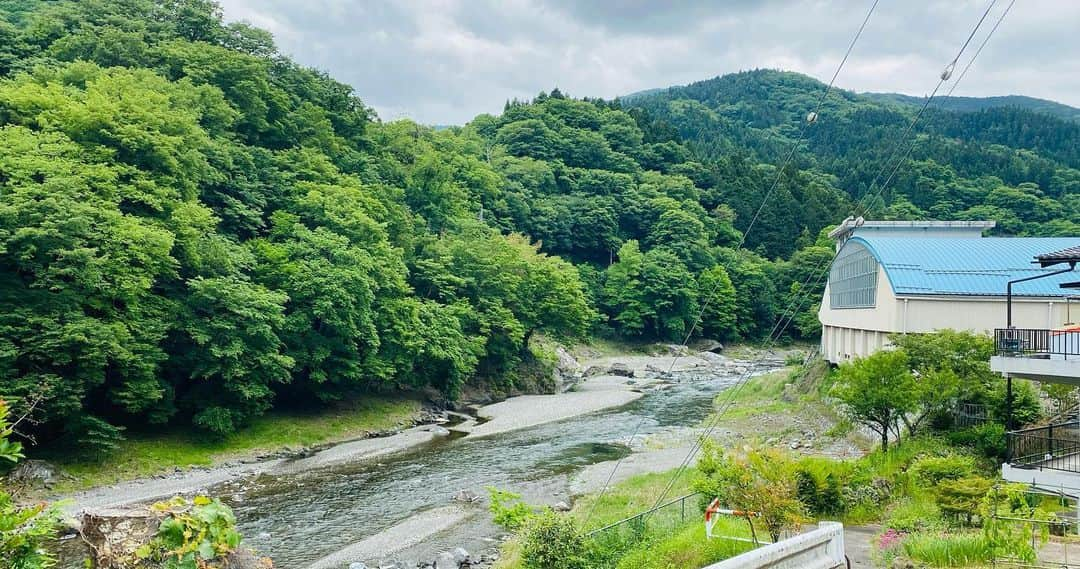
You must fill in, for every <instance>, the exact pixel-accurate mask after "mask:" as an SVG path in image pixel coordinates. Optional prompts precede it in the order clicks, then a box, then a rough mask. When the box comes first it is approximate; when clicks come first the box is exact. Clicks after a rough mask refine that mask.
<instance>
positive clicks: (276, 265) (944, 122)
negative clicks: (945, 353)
mask: <svg viewBox="0 0 1080 569" xmlns="http://www.w3.org/2000/svg"><path fill="white" fill-rule="evenodd" d="M714 83H715V85H714ZM725 85H726V86H725ZM715 86H720V87H722V88H721V89H720V91H721V92H722V93H721V94H722V95H723V96H721V95H720V94H715V93H714V95H709V93H710V92H712V91H710V90H712V89H713V88H714V87H715ZM819 88H820V85H819V84H817V83H816V82H814V81H813V80H810V79H808V78H804V77H801V76H795V75H786V74H772V73H751V74H739V75H735V76H731V77H727V78H721V79H718V80H716V81H714V82H712V83H707V84H704V86H690V87H687V88H685V89H683V90H681V91H669V92H665V93H663V94H659V95H655V96H652V98H638V99H635V100H634V101H632V102H631V103H632V104H630V105H624V104H623V103H620V102H607V101H601V100H592V99H585V100H575V99H571V98H568V97H566V96H565V95H564V94H563V93H561V92H559V90H558V89H555V90H553V91H551V92H550V93H541V94H540V95H539V96H537V97H536V98H535V99H534V100H532V101H528V102H520V101H512V102H508V103H507V105H506V107H505V109H504V111H503V112H502V114H501V115H499V116H492V115H481V116H479V117H477V118H476V119H474V120H473V121H471V122H470V123H469V124H467V125H465V126H463V127H456V128H451V129H442V130H436V129H432V128H427V127H423V126H420V125H417V124H414V123H412V122H409V121H397V122H392V123H382V122H380V121H379V120H378V118H377V117H376V116H375V114H374V113H373V112H372V111H371V110H370V109H369V108H368V107H366V106H365V105H364V104H363V103H362V102H361V100H360V99H359V98H358V97H357V96H356V95H355V94H354V93H353V90H352V88H350V87H349V86H346V85H344V84H342V83H339V82H337V81H335V80H333V79H332V78H330V77H328V76H327V75H326V74H324V73H322V72H318V71H315V70H311V69H307V68H304V67H302V66H300V65H297V64H296V63H295V62H293V61H291V60H290V59H289V58H287V57H285V56H283V55H281V54H280V53H279V52H278V51H277V49H276V47H275V46H274V43H273V38H272V37H271V36H270V34H269V33H267V32H265V31H263V30H260V29H257V28H254V27H252V26H249V25H247V24H243V23H226V22H224V21H223V19H222V15H221V10H220V7H219V6H218V5H217V4H216V3H214V2H212V1H210V0H121V1H116V2H107V1H104V0H90V1H81V2H74V1H59V2H39V1H36V0H19V1H13V2H6V3H3V4H2V5H0V395H3V396H5V397H8V398H10V399H11V400H13V401H15V402H16V403H17V404H18V405H19V406H20V407H21V408H28V407H30V406H31V403H34V408H35V414H34V416H33V417H32V419H33V420H34V421H35V423H34V430H35V434H36V435H37V436H38V438H39V440H44V441H48V440H54V439H56V438H59V437H61V436H65V437H66V439H67V440H69V441H70V442H72V443H74V444H73V446H77V448H79V449H81V450H85V449H90V450H96V449H107V448H109V447H111V446H114V445H115V444H116V441H117V440H119V438H120V437H121V436H122V430H123V429H124V428H125V427H131V426H144V425H157V424H163V423H167V422H173V423H188V424H192V425H195V426H196V427H198V428H201V429H204V430H206V431H210V432H214V433H228V432H231V431H234V430H236V429H237V428H239V427H241V426H242V425H244V424H245V423H247V422H249V421H250V420H251V419H252V418H253V417H256V416H258V415H259V414H262V413H265V412H266V411H267V410H269V409H271V408H272V407H274V406H275V405H283V404H291V405H319V404H322V403H324V402H326V401H329V400H335V399H340V398H345V397H352V396H356V395H358V394H361V395H362V394H364V393H370V392H372V391H378V390H395V389H427V388H430V389H434V390H438V391H439V392H441V393H442V394H444V396H446V397H448V398H454V397H457V396H458V395H459V394H460V393H461V391H462V389H463V388H465V387H466V386H469V385H485V386H489V387H495V388H498V389H502V390H507V389H511V388H513V387H514V386H515V385H516V384H519V383H520V382H519V380H520V379H521V376H522V371H521V370H523V369H533V368H530V367H529V365H528V364H530V361H531V360H533V359H534V357H535V356H534V355H533V354H532V353H531V351H530V349H529V345H530V339H531V338H532V337H533V336H534V335H535V334H537V333H540V334H545V335H549V336H556V337H562V338H568V339H573V338H580V337H583V336H586V335H588V334H597V333H604V334H615V335H620V336H624V337H632V338H647V339H664V340H680V339H682V338H684V337H687V336H688V335H690V334H705V335H708V336H711V337H715V338H717V339H721V340H729V339H751V340H753V339H760V338H763V337H765V336H767V335H768V334H769V333H770V331H771V330H772V329H773V323H774V321H775V320H776V318H777V317H778V316H779V315H780V314H782V313H783V307H784V306H786V305H787V304H788V303H789V301H790V300H792V299H793V298H795V297H796V295H799V294H800V293H802V292H804V290H803V287H804V286H805V284H806V283H811V286H814V287H815V288H813V289H811V290H810V291H809V292H810V295H809V297H810V298H811V299H813V298H816V297H818V296H820V283H819V284H817V285H814V284H813V283H817V282H818V281H817V280H816V279H814V277H815V276H816V275H817V274H819V273H818V271H819V267H820V266H822V265H823V264H824V263H825V262H827V261H828V259H829V258H830V256H831V252H832V249H831V244H830V243H829V242H828V241H827V240H824V239H821V238H820V235H821V234H822V230H824V229H825V228H826V227H827V226H829V225H830V224H833V223H835V222H837V221H838V220H839V218H841V217H843V215H845V214H846V213H847V212H848V211H849V209H850V207H851V204H852V200H853V198H855V197H857V196H859V195H860V194H861V192H865V191H866V187H865V186H866V179H865V178H866V177H867V173H868V172H869V171H870V170H871V168H872V167H873V165H875V164H877V163H878V162H879V160H878V159H879V158H880V157H881V156H880V154H882V153H883V152H884V149H885V145H886V143H887V142H889V141H891V140H893V139H894V138H895V137H896V136H894V134H893V133H894V132H895V131H896V129H897V126H898V124H899V123H901V122H902V119H903V118H904V117H906V116H908V114H909V111H908V110H905V107H903V106H902V105H901V104H896V103H888V104H886V103H871V102H869V101H868V100H864V99H860V98H858V97H856V96H854V95H850V94H843V95H842V96H841V97H839V99H840V100H839V101H838V102H836V101H834V102H833V103H831V106H830V108H829V111H830V113H831V112H833V111H837V112H836V113H833V114H835V115H836V116H832V115H829V114H828V113H826V114H823V119H822V121H821V125H819V126H820V128H819V127H815V129H812V133H814V134H812V136H811V139H810V145H809V148H810V152H808V153H806V154H805V155H804V156H801V157H800V160H799V164H798V166H799V167H798V168H792V170H791V171H790V172H788V173H786V175H785V176H783V178H782V182H781V183H780V185H779V186H778V187H777V191H776V192H775V195H774V196H773V198H772V201H771V202H770V203H771V205H770V206H769V207H767V208H765V209H764V210H763V211H762V212H761V216H760V218H759V219H758V223H757V225H755V227H754V228H753V230H752V231H751V232H749V234H748V235H747V236H746V243H747V244H748V245H749V248H748V249H747V248H742V249H740V248H737V245H738V244H739V243H740V242H741V241H742V239H743V234H742V233H741V231H744V230H746V229H747V228H748V225H749V221H750V219H752V218H753V217H754V211H755V208H756V207H757V204H758V203H760V201H761V198H762V196H763V192H764V191H765V189H766V188H767V187H768V185H769V184H770V183H771V182H772V180H773V179H775V175H776V170H775V166H772V165H769V163H772V162H777V160H775V159H774V158H775V156H776V154H777V149H779V148H781V147H783V146H784V145H785V143H786V141H787V140H788V139H789V138H790V137H791V134H792V129H793V128H796V126H795V125H797V124H798V121H799V120H801V114H802V113H804V112H805V111H804V109H802V107H803V106H805V105H804V103H805V102H806V101H807V100H809V99H810V98H811V96H812V95H813V94H814V93H816V92H817V90H818V89H819ZM695 97H697V98H695ZM698 99H701V100H700V101H699V100H698ZM650 101H651V102H650ZM703 101H704V102H703ZM717 105H721V106H722V107H723V108H721V106H717ZM840 111H842V112H840ZM1009 113H1012V114H1009ZM928 122H932V123H933V124H935V125H936V126H935V129H937V130H935V131H934V133H933V134H932V135H931V136H930V139H929V140H928V141H927V143H926V144H923V145H921V146H920V150H919V153H920V154H919V155H918V156H917V160H916V161H915V162H913V163H912V165H911V166H910V167H908V168H907V169H904V170H902V173H901V179H900V180H899V181H898V184H897V188H898V189H897V191H896V192H895V193H889V194H888V196H887V202H886V203H887V206H886V205H885V204H882V205H881V207H882V208H884V209H882V208H879V210H881V211H883V212H884V214H885V215H889V216H893V217H905V218H907V217H921V216H943V217H963V216H971V217H994V218H997V219H998V220H999V221H1000V222H1001V223H1002V225H1001V227H1002V230H1003V231H1006V232H1020V233H1044V234H1046V233H1062V232H1075V228H1076V225H1075V222H1076V221H1077V220H1076V216H1077V209H1078V208H1080V197H1078V196H1077V192H1076V190H1077V189H1080V172H1078V171H1077V170H1075V169H1073V167H1074V166H1076V161H1077V160H1078V159H1080V158H1078V156H1077V154H1076V148H1077V147H1078V146H1077V145H1076V144H1075V142H1076V141H1077V138H1076V137H1077V134H1076V133H1077V130H1076V129H1077V127H1076V125H1074V124H1072V123H1068V125H1066V123H1064V122H1062V121H1059V120H1058V119H1054V118H1053V117H1050V116H1045V115H1029V114H1023V112H1022V111H1016V110H1009V111H998V110H993V109H991V110H987V111H983V112H981V113H978V114H950V113H944V112H942V113H937V114H935V116H934V117H933V119H932V120H929V121H928ZM740 125H746V126H740ZM684 137H685V139H686V140H688V141H689V142H684ZM974 138H979V139H980V140H984V141H986V142H971V141H970V140H971V139H974ZM870 140H873V141H874V144H869V143H868V141H870ZM706 141H708V142H706ZM1032 184H1035V185H1034V186H1033V185H1032ZM812 302H813V301H811V302H810V303H804V304H803V305H802V307H801V310H799V311H798V314H797V315H796V317H795V319H794V322H793V323H792V325H791V326H790V327H788V328H786V333H787V334H788V335H791V336H796V337H798V336H802V337H813V336H815V335H816V334H817V331H818V325H817V321H816V317H815V313H816V308H815V307H814V306H812V305H811V304H812ZM699 314H701V315H702V317H703V319H702V321H701V323H700V325H698V326H697V327H696V328H695V327H694V322H695V319H696V317H697V316H698V315H699Z"/></svg>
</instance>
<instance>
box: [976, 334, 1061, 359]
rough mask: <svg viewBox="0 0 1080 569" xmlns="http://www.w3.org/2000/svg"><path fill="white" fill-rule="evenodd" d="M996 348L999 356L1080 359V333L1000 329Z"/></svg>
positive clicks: (996, 335)
mask: <svg viewBox="0 0 1080 569" xmlns="http://www.w3.org/2000/svg"><path fill="white" fill-rule="evenodd" d="M994 348H995V349H996V350H997V354H998V355H999V356H1011V357H1032V356H1042V357H1055V356H1056V357H1058V358H1060V359H1069V358H1070V357H1073V358H1078V359H1080V331H1073V330H1050V329H1039V328H998V329H996V330H994Z"/></svg>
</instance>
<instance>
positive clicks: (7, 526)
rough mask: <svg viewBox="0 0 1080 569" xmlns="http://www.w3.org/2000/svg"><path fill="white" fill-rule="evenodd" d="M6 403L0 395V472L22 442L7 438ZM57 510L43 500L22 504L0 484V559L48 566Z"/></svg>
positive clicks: (16, 568)
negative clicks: (49, 548)
mask: <svg viewBox="0 0 1080 569" xmlns="http://www.w3.org/2000/svg"><path fill="white" fill-rule="evenodd" d="M8 412H9V406H8V403H7V402H6V401H4V400H3V399H0V472H3V471H4V470H7V469H8V468H10V467H11V466H13V465H14V464H15V463H16V462H18V461H19V460H20V459H22V458H23V454H22V445H21V444H20V443H18V442H16V441H12V440H11V436H12V435H13V434H14V432H15V431H14V426H13V425H12V423H11V421H10V420H9V419H8ZM60 518H61V512H60V510H59V509H58V508H56V507H54V506H50V505H48V504H45V503H37V504H30V505H25V504H21V503H20V501H19V500H17V499H16V496H14V495H13V494H12V493H11V492H10V491H9V489H8V488H6V487H0V562H2V563H3V566H4V567H11V568H12V569H48V568H49V567H53V566H55V565H56V557H55V555H53V554H52V553H51V552H50V551H49V550H48V549H47V548H46V545H48V544H51V542H53V541H54V540H55V539H56V537H57V533H58V530H59V528H60Z"/></svg>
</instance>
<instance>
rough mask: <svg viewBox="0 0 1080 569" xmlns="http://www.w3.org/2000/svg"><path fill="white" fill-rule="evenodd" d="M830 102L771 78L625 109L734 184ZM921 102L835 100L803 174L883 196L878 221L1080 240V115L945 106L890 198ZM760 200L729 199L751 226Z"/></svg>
mask: <svg viewBox="0 0 1080 569" xmlns="http://www.w3.org/2000/svg"><path fill="white" fill-rule="evenodd" d="M824 90H825V85H824V84H823V83H822V82H821V81H818V80H817V79H814V78H812V77H808V76H806V75H802V74H799V73H793V72H787V71H778V70H767V69H762V70H754V71H744V72H739V73H732V74H728V75H723V76H720V77H714V78H712V79H707V80H704V81H699V82H696V83H691V84H689V85H684V86H678V87H670V88H667V89H660V90H656V91H652V92H642V93H637V94H634V95H632V96H630V97H626V98H623V99H621V104H622V106H623V107H624V108H627V109H629V110H630V112H631V113H632V114H635V116H637V117H638V119H639V122H640V123H641V124H644V125H647V127H648V128H649V129H650V130H652V131H656V132H664V131H666V130H671V131H674V132H676V133H677V134H678V136H679V137H681V138H682V139H683V140H685V141H686V142H687V143H689V145H690V147H691V148H692V149H693V150H694V152H695V154H696V155H697V158H698V160H700V161H702V162H703V163H720V164H725V165H726V168H727V170H726V171H725V172H724V173H723V174H722V176H721V178H723V177H726V176H733V175H734V174H732V173H733V172H734V173H738V172H747V171H750V168H752V167H753V165H755V164H760V163H766V164H777V163H779V162H781V161H782V160H783V159H784V157H785V156H786V155H787V153H788V151H789V149H790V148H791V145H792V143H793V142H794V140H795V139H796V138H797V137H798V136H799V134H800V130H801V125H804V124H806V122H805V121H806V116H807V113H808V112H809V111H810V110H812V109H814V108H815V106H816V105H817V102H818V100H819V99H820V96H821V93H822V92H823V91H824ZM917 102H918V103H921V100H920V99H918V98H916V97H907V96H904V95H895V94H859V93H855V92H852V91H846V90H843V89H838V90H834V91H833V93H832V94H831V95H830V96H829V98H828V99H827V100H826V101H825V102H824V104H823V106H822V108H821V109H820V113H819V115H820V116H819V117H818V120H817V122H816V123H815V125H814V127H813V128H810V129H806V131H805V138H804V139H803V141H802V144H801V145H800V147H799V148H800V152H799V153H798V155H797V158H796V160H795V164H796V165H797V167H798V168H799V169H801V170H803V171H808V172H818V173H823V174H826V175H827V176H831V177H832V181H831V182H830V184H831V185H835V186H836V187H838V188H841V189H842V190H843V191H844V192H846V194H847V196H848V198H849V199H851V200H853V201H855V200H859V199H860V198H862V197H863V196H864V195H866V194H867V193H870V192H873V195H874V196H875V200H876V203H875V204H872V207H873V208H875V209H876V212H874V213H872V214H873V215H878V216H882V217H884V218H887V219H995V220H997V221H998V227H999V228H1003V229H1002V231H1003V232H1005V233H1009V234H1026V235H1075V234H1080V121H1078V120H1075V118H1071V117H1075V116H1076V115H1077V114H1078V113H1080V109H1074V108H1072V107H1068V106H1066V105H1061V104H1058V103H1053V102H1050V101H1043V100H1040V99H1035V98H1032V97H1020V96H1012V97H991V98H982V99H978V98H967V97H957V98H955V99H952V100H946V101H944V104H941V102H940V101H937V100H935V102H934V104H933V105H932V106H931V107H930V109H929V111H928V112H927V113H926V114H925V115H923V117H922V118H921V120H920V122H919V125H918V128H917V129H916V134H915V140H917V141H918V144H916V145H914V146H912V147H911V148H912V151H911V153H910V156H909V158H910V159H909V160H906V161H905V162H904V163H903V164H901V167H900V168H899V170H898V171H897V172H896V175H895V176H892V177H891V181H890V183H889V185H888V189H887V191H885V192H883V193H880V195H879V192H878V190H877V188H880V182H881V177H880V176H879V172H881V171H882V169H883V167H885V165H886V164H887V163H888V164H893V163H894V162H893V160H895V156H896V155H897V154H896V150H897V149H904V148H907V147H908V146H909V144H910V141H911V140H912V139H913V137H912V136H911V134H910V133H908V132H906V130H907V125H908V124H909V123H910V122H911V119H912V117H913V116H914V115H915V112H916V110H917V108H918V107H917V106H916V103H917ZM1064 110H1068V111H1069V112H1070V113H1072V114H1070V115H1068V116H1070V118H1065V117H1064V116H1062V115H1063V111H1064ZM756 175H757V176H758V177H767V176H768V175H767V174H764V175H763V174H762V173H757V174H756ZM740 183H742V182H740ZM753 194H754V190H751V189H748V187H747V186H734V185H731V184H728V185H727V189H725V191H724V192H723V199H724V200H725V201H726V202H727V203H729V204H732V205H733V206H734V208H735V211H736V214H737V216H738V219H746V218H747V217H749V216H752V215H754V210H753V207H755V204H756V201H755V199H754V197H753ZM748 195H749V196H752V197H751V198H746V197H744V196H748ZM774 201H775V198H774ZM782 201H783V200H781V202H782ZM1021 204H1023V205H1021ZM801 207H806V201H805V198H804V199H802V200H788V201H787V203H781V204H780V205H779V206H778V210H777V212H776V215H777V219H782V216H783V214H784V210H785V209H791V208H801ZM766 213H769V212H766ZM785 223H786V222H785ZM758 235H760V233H759V234H758ZM768 247H769V249H770V250H774V249H776V248H778V247H780V244H778V243H769V244H768Z"/></svg>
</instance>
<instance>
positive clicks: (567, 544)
mask: <svg viewBox="0 0 1080 569" xmlns="http://www.w3.org/2000/svg"><path fill="white" fill-rule="evenodd" d="M587 556H588V547H587V542H586V540H585V536H584V535H583V534H582V533H581V530H579V529H578V527H577V525H576V524H575V523H574V520H573V519H571V518H569V517H568V516H562V515H559V514H556V513H555V512H553V511H551V510H546V511H544V512H543V513H541V514H538V515H535V516H532V517H531V518H529V521H528V522H527V523H526V524H525V527H524V531H523V532H522V535H521V561H522V565H523V566H524V567H525V569H586V568H587V567H589V563H588V558H587Z"/></svg>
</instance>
